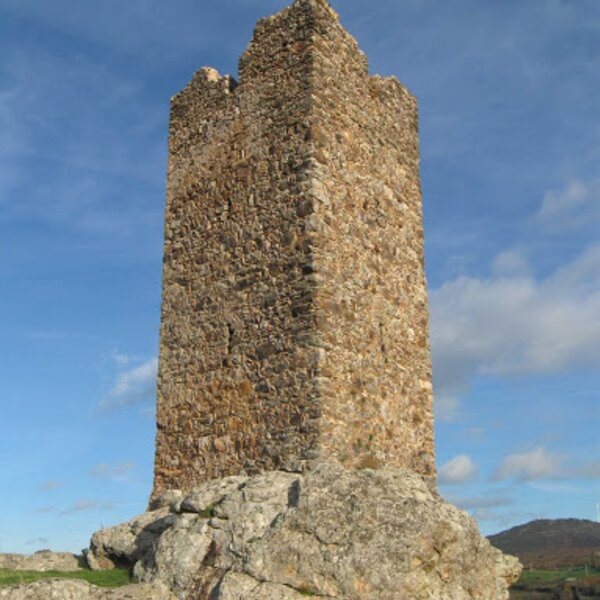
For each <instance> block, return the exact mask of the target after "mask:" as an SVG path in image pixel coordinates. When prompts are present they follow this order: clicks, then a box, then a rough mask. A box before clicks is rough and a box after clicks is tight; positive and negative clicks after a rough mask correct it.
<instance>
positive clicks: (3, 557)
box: [0, 550, 83, 571]
mask: <svg viewBox="0 0 600 600" xmlns="http://www.w3.org/2000/svg"><path fill="white" fill-rule="evenodd" d="M82 565H83V558H82V557H81V556H77V555H75V554H71V553H70V552H51V551H50V550H40V551H39V552H35V553H34V554H0V569H11V570H13V571H77V570H79V569H81V567H82Z"/></svg>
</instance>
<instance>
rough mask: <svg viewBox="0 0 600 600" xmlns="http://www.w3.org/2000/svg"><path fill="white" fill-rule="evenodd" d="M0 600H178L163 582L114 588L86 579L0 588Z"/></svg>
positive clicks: (54, 580)
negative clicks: (96, 584) (91, 582)
mask: <svg viewBox="0 0 600 600" xmlns="http://www.w3.org/2000/svg"><path fill="white" fill-rule="evenodd" d="M0 599H1V600H177V598H176V597H175V596H174V595H172V594H171V592H170V591H169V590H168V589H166V588H165V587H164V586H163V585H162V584H157V585H128V586H125V587H121V588H117V589H114V590H111V589H105V588H99V587H96V586H93V585H90V584H89V583H87V582H85V581H69V580H64V579H49V580H45V581H37V582H35V583H31V584H29V585H23V586H13V587H7V588H0Z"/></svg>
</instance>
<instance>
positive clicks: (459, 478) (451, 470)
mask: <svg viewBox="0 0 600 600" xmlns="http://www.w3.org/2000/svg"><path fill="white" fill-rule="evenodd" d="M475 477H477V467H476V466H475V464H474V463H473V461H472V460H471V458H470V457H469V456H467V455H466V454H459V455H458V456H455V457H454V458H453V459H452V460H449V461H448V462H447V463H445V464H444V465H442V466H441V467H440V470H439V477H438V479H439V482H440V483H447V484H453V483H466V482H467V481H472V480H473V479H475Z"/></svg>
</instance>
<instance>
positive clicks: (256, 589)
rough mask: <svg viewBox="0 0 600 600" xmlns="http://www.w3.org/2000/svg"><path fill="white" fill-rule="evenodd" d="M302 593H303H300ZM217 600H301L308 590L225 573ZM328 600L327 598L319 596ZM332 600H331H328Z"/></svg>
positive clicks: (239, 574) (308, 592)
mask: <svg viewBox="0 0 600 600" xmlns="http://www.w3.org/2000/svg"><path fill="white" fill-rule="evenodd" d="M302 592H304V593H302ZM218 594H219V596H218V598H219V600H265V599H266V598H268V599H269V600H303V599H304V598H306V596H307V595H309V594H310V591H309V590H302V591H298V590H294V589H292V588H290V587H286V586H284V585H279V584H276V583H268V582H261V581H256V579H252V577H249V576H248V575H242V574H241V573H232V572H230V573H227V575H225V577H224V578H223V581H222V582H221V585H220V586H219V588H218ZM319 598H322V599H324V600H328V599H329V597H328V596H319ZM329 600H333V598H331V599H329Z"/></svg>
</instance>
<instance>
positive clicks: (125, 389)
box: [100, 358, 158, 409]
mask: <svg viewBox="0 0 600 600" xmlns="http://www.w3.org/2000/svg"><path fill="white" fill-rule="evenodd" d="M157 371H158V359H157V358H152V359H150V360H149V361H147V362H145V363H144V364H142V365H139V366H137V367H133V368H132V369H129V370H128V371H125V372H123V373H121V374H120V375H119V376H118V377H117V380H116V381H115V383H114V385H113V387H112V388H111V390H110V392H109V393H108V395H107V397H106V398H105V399H104V400H103V401H102V402H101V404H100V408H103V409H107V408H116V407H122V406H131V405H132V404H137V403H139V402H145V401H148V400H153V399H154V395H155V393H156V375H157Z"/></svg>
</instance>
